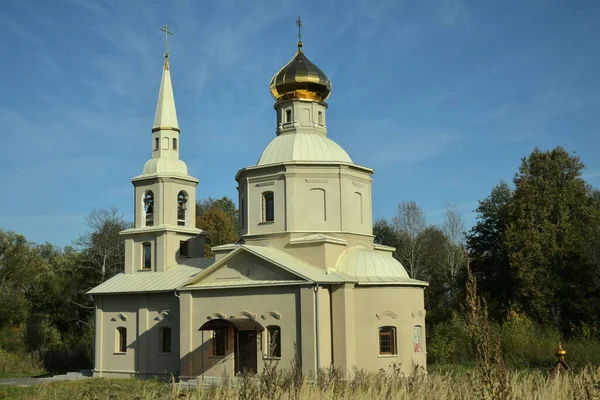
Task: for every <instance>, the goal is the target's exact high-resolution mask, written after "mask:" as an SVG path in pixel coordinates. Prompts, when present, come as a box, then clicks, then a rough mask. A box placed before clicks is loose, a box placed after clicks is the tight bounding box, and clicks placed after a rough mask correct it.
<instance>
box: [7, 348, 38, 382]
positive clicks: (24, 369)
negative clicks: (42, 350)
mask: <svg viewBox="0 0 600 400" xmlns="http://www.w3.org/2000/svg"><path fill="white" fill-rule="evenodd" d="M45 372H46V371H45V370H44V366H43V364H42V362H41V361H40V359H39V357H38V355H37V354H35V353H24V352H18V353H9V352H6V351H2V350H0V377H2V378H12V377H18V376H36V375H42V374H44V373H45Z"/></svg>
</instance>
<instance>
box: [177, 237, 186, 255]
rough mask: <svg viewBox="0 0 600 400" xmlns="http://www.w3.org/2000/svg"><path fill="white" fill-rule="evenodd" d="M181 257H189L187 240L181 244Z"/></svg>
mask: <svg viewBox="0 0 600 400" xmlns="http://www.w3.org/2000/svg"><path fill="white" fill-rule="evenodd" d="M179 255H180V256H181V257H187V256H188V242H187V240H181V241H180V242H179Z"/></svg>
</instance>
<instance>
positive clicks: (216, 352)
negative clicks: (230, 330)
mask: <svg viewBox="0 0 600 400" xmlns="http://www.w3.org/2000/svg"><path fill="white" fill-rule="evenodd" d="M225 353H227V328H222V329H217V330H215V331H213V356H216V357H225Z"/></svg>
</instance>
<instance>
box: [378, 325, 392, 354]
mask: <svg viewBox="0 0 600 400" xmlns="http://www.w3.org/2000/svg"><path fill="white" fill-rule="evenodd" d="M379 354H382V355H393V354H396V328H394V327H393V326H384V327H382V328H379Z"/></svg>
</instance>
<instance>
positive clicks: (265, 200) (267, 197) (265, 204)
mask: <svg viewBox="0 0 600 400" xmlns="http://www.w3.org/2000/svg"><path fill="white" fill-rule="evenodd" d="M261 197H262V207H261V208H262V217H261V222H274V221H275V193H273V192H263V193H262V194H261ZM269 205H270V206H271V207H270V209H269ZM269 211H270V213H269ZM269 217H270V219H269Z"/></svg>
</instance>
